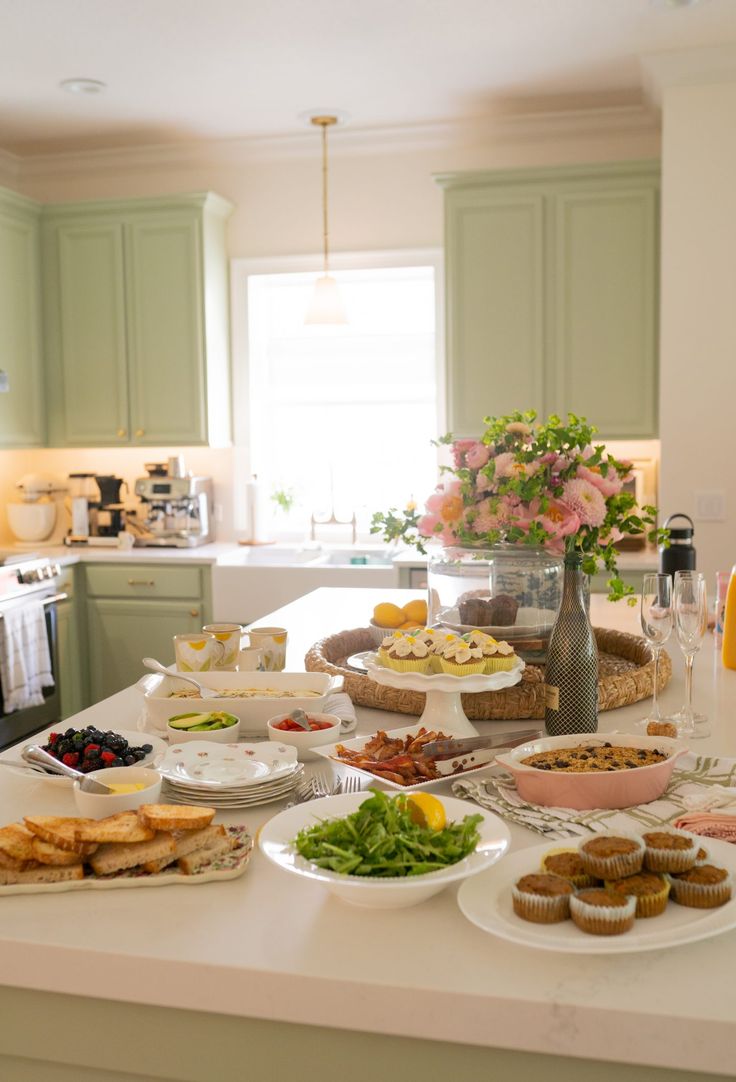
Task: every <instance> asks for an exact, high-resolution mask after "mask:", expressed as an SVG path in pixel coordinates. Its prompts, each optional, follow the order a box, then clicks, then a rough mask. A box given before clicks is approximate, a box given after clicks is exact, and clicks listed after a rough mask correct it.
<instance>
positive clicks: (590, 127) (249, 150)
mask: <svg viewBox="0 0 736 1082" xmlns="http://www.w3.org/2000/svg"><path fill="white" fill-rule="evenodd" d="M634 135H644V136H647V135H648V136H652V137H653V138H658V136H659V119H658V117H657V114H656V112H654V111H653V110H652V109H650V108H648V107H646V106H641V105H627V106H607V107H604V108H594V109H576V110H564V111H563V110H560V111H554V112H534V113H508V114H495V115H487V116H479V117H465V118H460V119H458V120H452V121H450V120H442V121H437V122H433V123H425V124H402V125H396V126H392V127H382V128H356V127H346V128H338V129H336V130H335V131H334V132H333V133H331V136H330V156H331V157H333V158H334V157H340V156H346V157H349V156H360V155H364V156H371V155H376V154H385V153H398V152H409V153H411V152H417V151H422V150H438V149H446V148H453V147H459V146H468V145H471V146H472V145H477V144H479V143H481V144H482V143H496V144H504V143H508V144H518V143H539V142H546V141H555V140H559V139H563V138H575V139H586V138H587V139H595V140H600V139H601V138H616V137H625V136H634ZM316 147H317V143H316V141H315V136H314V132H311V131H307V132H298V133H294V134H290V135H272V136H258V137H250V138H240V139H213V140H197V141H192V142H188V143H167V144H157V145H151V146H131V147H116V148H109V149H100V150H71V151H66V152H59V153H50V154H28V155H14V154H7V152H3V151H0V154H2V155H6V156H7V157H8V158H9V159H13V161H14V162H16V163H17V169H18V175H19V177H20V178H21V179H28V180H31V179H37V178H44V177H49V176H54V177H59V176H68V175H74V174H76V175H78V174H85V175H88V174H99V173H109V172H115V173H120V172H138V171H145V170H154V169H155V170H162V169H163V170H166V169H172V170H180V169H185V168H193V167H194V168H196V167H202V166H208V167H210V168H211V167H212V166H218V165H222V166H241V165H246V164H254V163H258V162H261V161H263V162H268V161H274V160H279V159H288V158H291V159H294V158H305V157H310V158H311V157H314V155H315V154H316V153H317V150H316V149H315V148H316Z"/></svg>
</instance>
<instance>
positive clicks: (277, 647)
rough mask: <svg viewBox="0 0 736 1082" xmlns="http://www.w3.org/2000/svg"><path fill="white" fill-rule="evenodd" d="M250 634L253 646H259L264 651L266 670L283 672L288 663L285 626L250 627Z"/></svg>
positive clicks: (263, 660)
mask: <svg viewBox="0 0 736 1082" xmlns="http://www.w3.org/2000/svg"><path fill="white" fill-rule="evenodd" d="M248 636H249V638H250V644H251V646H259V647H260V648H261V649H262V651H263V655H262V665H263V668H264V670H265V671H266V672H282V670H283V668H284V666H285V665H286V639H287V631H286V628H285V627H250V628H248Z"/></svg>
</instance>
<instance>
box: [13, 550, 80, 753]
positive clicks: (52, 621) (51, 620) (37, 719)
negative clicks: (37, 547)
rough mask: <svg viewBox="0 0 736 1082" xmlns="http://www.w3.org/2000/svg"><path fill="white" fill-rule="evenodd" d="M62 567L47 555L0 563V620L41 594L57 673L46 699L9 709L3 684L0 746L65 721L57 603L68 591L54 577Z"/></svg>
mask: <svg viewBox="0 0 736 1082" xmlns="http://www.w3.org/2000/svg"><path fill="white" fill-rule="evenodd" d="M59 570H60V569H59V565H58V564H53V563H51V561H50V560H47V559H40V560H39V559H35V560H27V559H26V560H23V561H18V562H15V563H11V564H8V563H5V564H2V565H0V620H2V619H3V618H4V610H7V608H8V606H10V605H13V604H16V603H17V602H18V601H19V600H20V599H22V598H25V597H37V598H38V599H39V600H40V601H41V602H42V603H43V606H44V611H45V617H46V633H47V635H48V639H49V650H50V653H51V668H52V673H53V676H54V686H53V687H48V688H44V689H43V703H40V704H39V705H38V706H31V707H28V708H26V709H21V710H13V711H11V712H9V713H8V712H7V711H6V709H5V705H4V702H3V692H2V686H1V685H0V750H2V749H4V748H7V747H8V746H9V745H10V744H15V743H16V742H17V741H19V740H24V739H26V738H28V737H31V736H33V734H34V733H38V732H41V731H42V730H43V729H47V728H48V727H49V726H50V725H55V724H57V723H58V722H60V721H61V691H60V687H59V664H58V639H57V619H56V615H57V614H56V606H57V604H58V603H59V602H60V601H65V600H66V597H67V595H66V594H65V593H58V592H57V591H56V589H55V586H54V583H53V581H52V580H53V579H54V578H55V576H56V575H58V574H59Z"/></svg>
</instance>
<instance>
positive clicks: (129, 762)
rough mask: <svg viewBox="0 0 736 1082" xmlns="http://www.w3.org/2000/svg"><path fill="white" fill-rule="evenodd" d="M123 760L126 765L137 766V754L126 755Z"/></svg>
mask: <svg viewBox="0 0 736 1082" xmlns="http://www.w3.org/2000/svg"><path fill="white" fill-rule="evenodd" d="M123 762H124V763H125V765H126V766H135V763H136V762H137V760H136V757H135V755H130V754H128V755H126V756H125V758H124V760H123Z"/></svg>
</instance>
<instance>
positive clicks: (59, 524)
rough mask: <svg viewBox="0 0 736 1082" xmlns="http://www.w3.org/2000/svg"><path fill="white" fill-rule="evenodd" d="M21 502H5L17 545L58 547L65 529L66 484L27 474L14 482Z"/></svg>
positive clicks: (43, 474) (48, 476) (53, 478)
mask: <svg viewBox="0 0 736 1082" xmlns="http://www.w3.org/2000/svg"><path fill="white" fill-rule="evenodd" d="M15 487H16V488H19V489H20V491H21V501H20V502H18V503H8V504H7V505H6V506H7V512H8V524H9V526H10V529H11V531H12V533H13V535H14V537H15V538H16V540H17V541H18V546H19V547H20V548H23V547H31V546H33V547H34V548H35V547H36V546H38V545H61V544H62V542H63V540H64V535H65V534H66V530H67V522H66V510H65V507H64V496H65V494H66V492H67V488H66V485H64V483H63V482H62V481H60V480H59V479H58V478H57V477H52V476H51V475H50V474H45V473H28V474H26V475H25V477H21V479H20V481H18V482H16V486H15Z"/></svg>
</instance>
